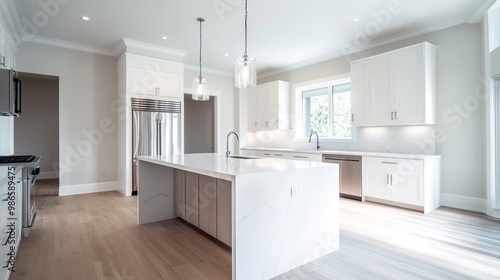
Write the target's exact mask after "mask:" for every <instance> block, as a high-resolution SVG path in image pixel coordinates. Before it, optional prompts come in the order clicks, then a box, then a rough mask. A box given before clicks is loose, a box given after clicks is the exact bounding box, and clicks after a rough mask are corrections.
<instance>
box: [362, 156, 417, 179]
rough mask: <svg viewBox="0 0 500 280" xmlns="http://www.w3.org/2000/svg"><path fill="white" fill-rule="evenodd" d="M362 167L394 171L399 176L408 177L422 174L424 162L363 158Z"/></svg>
mask: <svg viewBox="0 0 500 280" xmlns="http://www.w3.org/2000/svg"><path fill="white" fill-rule="evenodd" d="M363 166H372V167H381V168H388V169H391V170H396V171H397V173H398V174H399V175H402V176H409V175H412V174H416V173H420V172H423V168H424V160H422V159H399V158H380V157H363Z"/></svg>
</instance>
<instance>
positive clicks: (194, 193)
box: [174, 169, 233, 247]
mask: <svg viewBox="0 0 500 280" xmlns="http://www.w3.org/2000/svg"><path fill="white" fill-rule="evenodd" d="M174 174H175V175H174V190H175V193H174V196H175V203H174V205H175V214H176V216H177V217H179V218H181V219H183V220H185V221H187V222H188V223H190V224H191V225H193V226H195V227H197V228H199V229H201V230H202V231H204V232H206V233H208V234H210V235H211V236H213V237H214V238H217V239H218V240H219V241H221V242H222V243H224V244H226V245H227V246H229V247H231V245H232V234H233V233H232V191H231V184H232V183H231V181H227V180H223V179H216V178H214V177H210V176H205V175H201V174H196V173H192V172H188V171H183V170H179V169H175V171H174Z"/></svg>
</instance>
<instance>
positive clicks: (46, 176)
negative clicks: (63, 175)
mask: <svg viewBox="0 0 500 280" xmlns="http://www.w3.org/2000/svg"><path fill="white" fill-rule="evenodd" d="M57 178H59V172H57V171H53V172H40V174H38V177H37V179H40V180H44V179H57Z"/></svg>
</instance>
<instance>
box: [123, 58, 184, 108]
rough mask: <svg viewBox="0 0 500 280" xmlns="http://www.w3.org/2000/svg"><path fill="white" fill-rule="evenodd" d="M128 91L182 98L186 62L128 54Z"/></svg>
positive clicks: (136, 93) (134, 93)
mask: <svg viewBox="0 0 500 280" xmlns="http://www.w3.org/2000/svg"><path fill="white" fill-rule="evenodd" d="M127 77H128V78H127V92H128V93H129V94H133V95H150V96H159V97H166V98H170V99H181V97H182V96H183V95H182V94H183V90H184V89H183V88H182V87H181V84H182V82H183V79H184V64H182V63H180V62H174V61H168V60H163V59H157V58H152V57H145V56H139V55H130V54H128V55H127Z"/></svg>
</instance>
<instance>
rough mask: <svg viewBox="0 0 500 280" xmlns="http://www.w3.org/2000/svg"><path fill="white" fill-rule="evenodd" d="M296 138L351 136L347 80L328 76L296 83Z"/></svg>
mask: <svg viewBox="0 0 500 280" xmlns="http://www.w3.org/2000/svg"><path fill="white" fill-rule="evenodd" d="M296 104H297V106H296V113H297V117H296V128H297V129H296V138H298V139H304V138H309V135H310V134H311V133H317V134H318V136H319V137H320V138H323V139H332V140H339V141H346V140H351V139H353V128H352V125H351V80H350V78H340V79H334V78H331V79H330V80H328V81H323V82H321V81H317V82H312V83H309V84H308V85H303V86H299V87H296Z"/></svg>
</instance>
